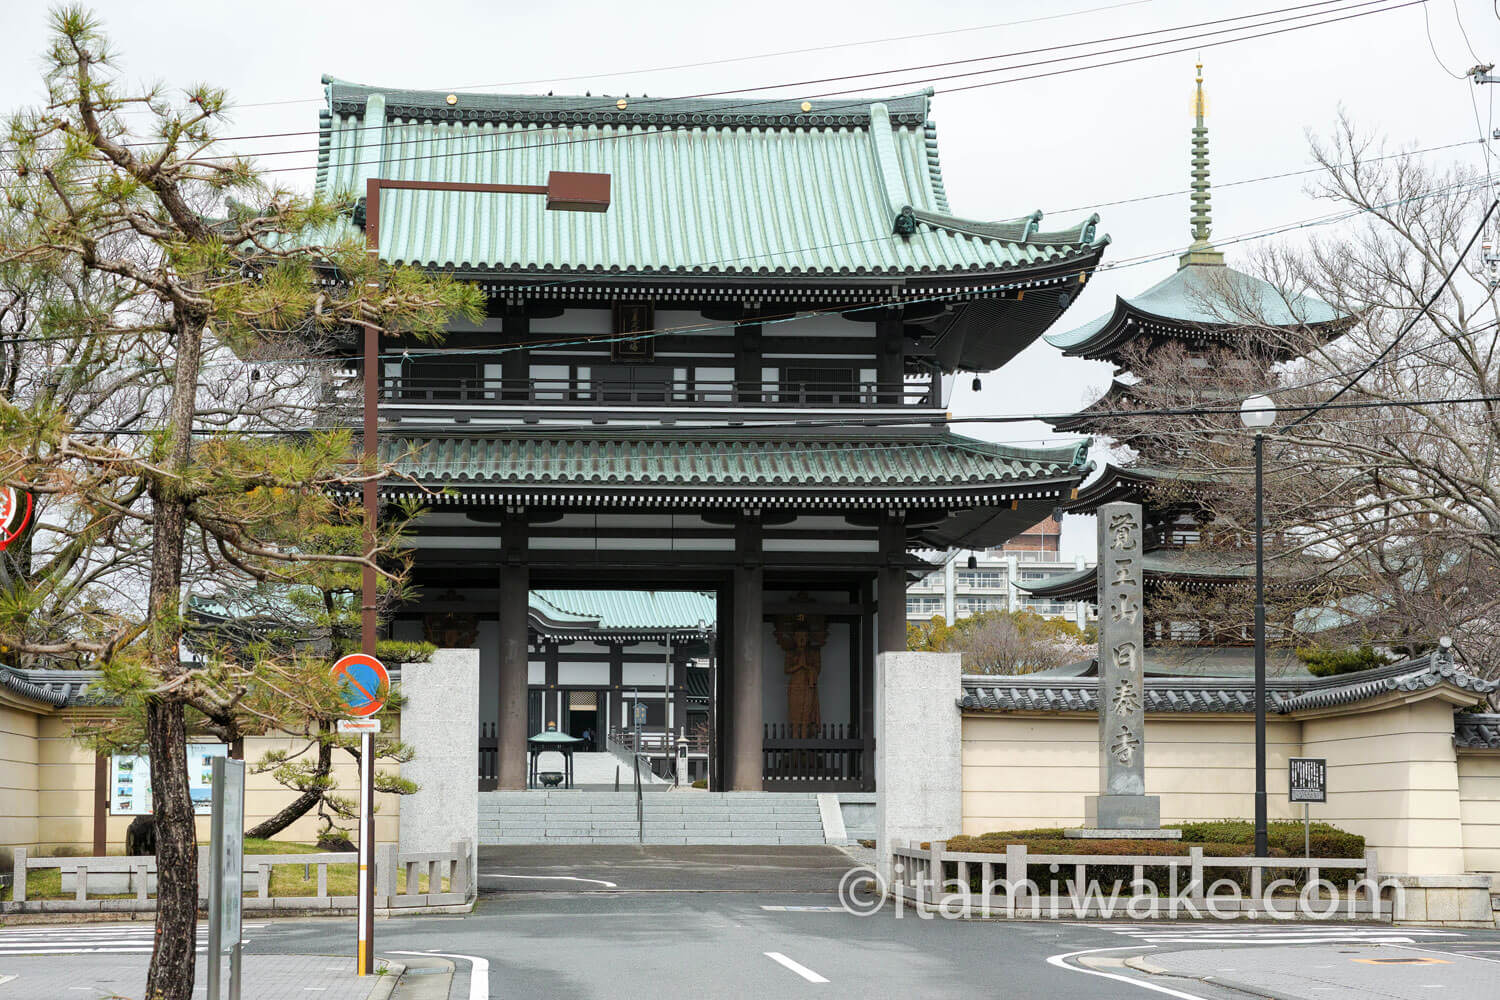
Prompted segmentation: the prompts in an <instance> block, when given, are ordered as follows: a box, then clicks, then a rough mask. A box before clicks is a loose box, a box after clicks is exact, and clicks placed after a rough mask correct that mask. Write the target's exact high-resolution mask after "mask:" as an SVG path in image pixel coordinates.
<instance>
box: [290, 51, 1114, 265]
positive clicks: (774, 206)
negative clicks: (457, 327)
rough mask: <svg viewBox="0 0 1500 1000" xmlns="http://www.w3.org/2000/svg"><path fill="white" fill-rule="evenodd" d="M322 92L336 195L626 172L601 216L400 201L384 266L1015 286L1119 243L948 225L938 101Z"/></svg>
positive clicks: (512, 205) (323, 160)
mask: <svg viewBox="0 0 1500 1000" xmlns="http://www.w3.org/2000/svg"><path fill="white" fill-rule="evenodd" d="M325 82H327V99H328V107H327V109H326V110H325V111H324V112H323V116H322V119H323V120H322V129H321V138H320V143H319V145H320V158H319V167H318V181H317V183H318V187H319V189H320V190H322V191H327V192H331V191H335V190H344V191H353V192H354V193H355V194H363V193H364V186H363V185H364V181H365V180H366V179H367V178H369V177H372V176H379V177H382V178H388V179H400V180H427V181H464V182H483V183H520V184H544V183H546V180H547V175H548V173H549V171H553V170H563V171H590V172H602V173H608V174H609V175H610V176H611V177H612V203H611V205H610V208H609V211H608V212H604V213H597V214H596V213H578V212H548V211H547V210H546V208H545V204H544V199H542V198H538V197H528V196H525V195H501V194H472V193H458V192H433V191H401V190H388V191H385V192H384V193H383V195H382V200H381V210H380V230H381V231H380V246H381V255H382V257H384V258H385V259H387V260H392V261H399V262H406V263H416V264H423V265H428V266H434V267H453V268H458V269H460V270H466V271H467V270H478V271H483V270H498V271H537V272H568V273H577V272H584V273H598V274H617V273H662V272H669V273H674V274H690V275H713V274H724V275H728V274H769V275H820V276H828V275H870V276H875V275H889V274H946V273H951V272H977V273H986V272H1002V273H1007V274H1016V273H1024V272H1027V271H1030V270H1034V269H1037V268H1053V269H1055V268H1057V267H1059V266H1066V265H1067V264H1068V263H1069V262H1074V261H1076V262H1077V264H1078V267H1079V268H1080V269H1086V268H1088V267H1092V266H1093V264H1094V263H1095V262H1096V261H1097V258H1098V255H1099V253H1100V252H1101V251H1102V250H1103V247H1104V246H1105V244H1107V243H1108V237H1102V236H1099V235H1098V234H1097V232H1096V220H1094V219H1090V220H1087V221H1085V222H1084V223H1082V224H1080V225H1078V226H1076V227H1074V228H1072V229H1069V230H1066V231H1063V232H1057V233H1046V232H1041V231H1039V227H1038V219H1039V214H1038V213H1033V214H1031V215H1027V216H1024V217H1022V218H1019V219H1016V220H1013V221H1010V222H1001V223H992V222H972V221H969V220H965V219H960V218H956V217H953V216H951V215H949V214H948V212H949V209H948V201H947V196H946V193H945V192H944V189H943V181H942V172H941V168H940V165H939V160H938V153H937V135H936V131H935V128H934V126H933V124H932V122H931V120H930V119H929V115H928V101H929V93H918V94H908V95H903V96H898V97H887V98H869V97H864V98H850V97H830V98H813V99H811V100H810V101H808V102H802V101H800V100H799V101H786V100H774V101H767V100H759V99H754V98H742V97H730V98H718V99H696V100H694V99H661V98H644V97H641V98H617V97H550V96H549V97H524V96H511V95H496V94H454V95H449V94H445V93H442V92H425V91H405V90H399V89H384V90H382V89H378V88H373V87H366V86H360V85H355V84H350V83H345V82H342V81H337V80H335V81H327V80H325ZM450 97H451V98H452V100H453V103H451V104H450V103H449V98H450ZM804 105H806V106H807V107H808V108H809V109H810V110H803V108H804Z"/></svg>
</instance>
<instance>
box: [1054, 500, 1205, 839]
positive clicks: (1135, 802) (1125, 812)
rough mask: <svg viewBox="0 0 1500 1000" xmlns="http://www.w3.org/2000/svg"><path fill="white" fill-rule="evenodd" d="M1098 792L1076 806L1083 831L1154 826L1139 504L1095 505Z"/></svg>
mask: <svg viewBox="0 0 1500 1000" xmlns="http://www.w3.org/2000/svg"><path fill="white" fill-rule="evenodd" d="M1098 516H1099V569H1098V579H1099V794H1098V795H1090V796H1089V797H1088V799H1087V801H1086V803H1085V806H1084V828H1085V829H1084V830H1081V831H1076V830H1070V831H1068V834H1069V835H1070V836H1075V835H1077V836H1082V835H1097V834H1098V833H1099V832H1100V831H1109V830H1113V831H1132V832H1136V831H1138V833H1137V835H1141V836H1179V835H1180V834H1178V833H1177V831H1161V829H1160V827H1161V803H1160V800H1159V799H1158V798H1157V797H1156V796H1154V795H1147V794H1146V679H1145V641H1144V639H1145V635H1144V615H1143V614H1142V601H1143V600H1144V594H1143V590H1142V577H1141V564H1142V558H1143V556H1144V551H1143V549H1144V540H1143V538H1142V536H1141V526H1142V519H1141V506H1140V504H1134V503H1110V504H1104V505H1103V506H1101V507H1100V508H1099V514H1098Z"/></svg>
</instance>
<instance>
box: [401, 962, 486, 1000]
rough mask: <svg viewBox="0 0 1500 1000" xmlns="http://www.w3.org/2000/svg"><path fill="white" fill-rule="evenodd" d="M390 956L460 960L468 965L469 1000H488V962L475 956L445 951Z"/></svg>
mask: <svg viewBox="0 0 1500 1000" xmlns="http://www.w3.org/2000/svg"><path fill="white" fill-rule="evenodd" d="M390 954H392V955H431V956H433V957H434V958H461V959H463V960H464V961H465V962H468V963H469V1000H490V960H489V959H487V958H480V957H479V956H477V955H452V954H449V953H448V952H445V951H393V952H391V953H390Z"/></svg>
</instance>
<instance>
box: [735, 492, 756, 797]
mask: <svg viewBox="0 0 1500 1000" xmlns="http://www.w3.org/2000/svg"><path fill="white" fill-rule="evenodd" d="M735 554H736V556H737V558H738V565H736V566H735V568H734V648H733V651H732V655H733V657H734V668H733V671H732V673H731V678H732V680H731V683H732V684H733V685H734V688H733V691H732V693H731V696H730V701H729V710H730V712H731V713H733V715H734V725H733V727H732V728H731V733H730V738H731V739H732V740H733V743H732V746H731V749H730V756H729V788H730V790H731V791H736V792H758V791H760V790H761V789H762V788H763V787H764V782H763V780H762V776H763V772H764V768H763V761H762V752H761V745H762V740H763V738H764V736H765V707H764V704H763V703H762V700H761V699H762V693H761V687H762V684H763V678H762V671H763V666H762V663H761V660H762V640H761V631H762V629H761V619H762V618H763V617H765V616H764V611H763V608H764V604H765V568H764V566H763V565H762V563H761V524H760V512H759V511H746V512H745V513H744V515H742V516H741V518H740V520H739V523H738V524H737V525H736V526H735Z"/></svg>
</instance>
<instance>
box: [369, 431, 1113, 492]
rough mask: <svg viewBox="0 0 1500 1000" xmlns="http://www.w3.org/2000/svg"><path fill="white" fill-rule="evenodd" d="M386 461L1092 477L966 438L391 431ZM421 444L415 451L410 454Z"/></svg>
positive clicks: (773, 476) (446, 470) (785, 484)
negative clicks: (581, 436) (494, 434)
mask: <svg viewBox="0 0 1500 1000" xmlns="http://www.w3.org/2000/svg"><path fill="white" fill-rule="evenodd" d="M380 447H381V459H382V461H388V462H392V463H394V465H395V470H396V472H397V473H398V474H400V475H405V476H409V477H411V478H413V479H416V480H418V481H419V482H424V483H444V484H453V485H466V484H473V485H484V486H510V487H561V488H569V489H576V488H601V487H602V488H610V487H619V486H630V487H664V488H673V489H689V490H691V489H718V488H730V489H756V490H760V489H786V488H793V489H839V490H850V489H855V490H865V489H916V490H925V489H953V488H955V487H984V486H991V485H1010V484H1021V483H1027V482H1031V481H1037V480H1042V481H1045V480H1055V479H1075V478H1082V476H1083V475H1084V473H1085V472H1086V471H1087V468H1088V465H1087V458H1086V454H1087V452H1086V448H1084V447H1078V446H1070V447H1067V448H1042V449H1035V448H1034V449H1026V448H1011V447H1007V446H1004V445H997V444H991V443H989V442H985V441H979V440H976V439H973V438H966V437H960V436H958V435H956V434H947V433H943V434H936V435H928V436H925V437H914V438H908V439H906V440H899V439H897V440H882V439H875V440H871V439H855V440H819V439H816V438H807V437H802V438H791V439H756V438H738V439H715V438H709V437H664V436H663V435H662V434H661V433H660V432H658V433H656V434H655V435H653V436H650V437H646V436H608V437H606V436H600V437H597V438H594V439H587V438H584V439H579V438H576V437H562V436H558V437H541V436H537V437H514V436H507V437H503V438H502V437H489V436H482V435H472V436H464V437H459V436H452V437H435V436H428V435H418V436H403V435H399V434H396V433H386V434H384V435H382V436H381V440H380ZM413 448H415V449H416V453H415V454H414V455H410V454H408V453H409V452H411V451H412V449H413Z"/></svg>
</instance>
